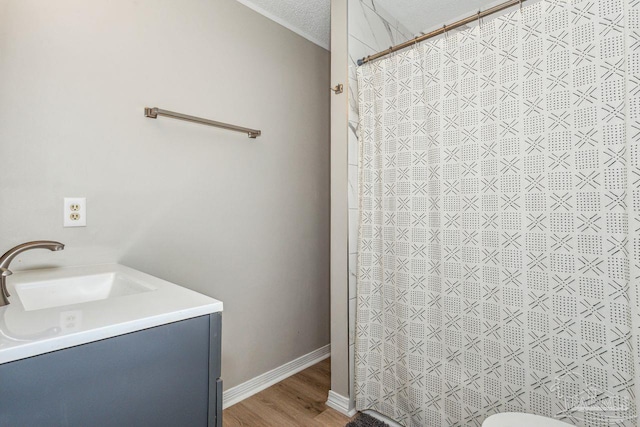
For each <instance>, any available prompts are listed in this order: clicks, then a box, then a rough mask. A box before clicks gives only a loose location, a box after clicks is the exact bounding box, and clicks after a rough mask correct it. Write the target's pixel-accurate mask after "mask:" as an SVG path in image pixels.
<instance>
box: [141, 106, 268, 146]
mask: <svg viewBox="0 0 640 427" xmlns="http://www.w3.org/2000/svg"><path fill="white" fill-rule="evenodd" d="M144 116H145V117H149V118H150V119H157V118H158V116H165V117H171V118H172V119H178V120H185V121H187V122H193V123H200V124H203V125H208V126H215V127H218V128H222V129H227V130H232V131H235V132H243V133H246V134H247V135H248V136H249V138H253V139H255V138H256V137H258V136H260V135H261V134H262V132H260V131H259V130H257V129H249V128H245V127H241V126H236V125H230V124H228V123H222V122H216V121H215V120H209V119H202V118H200V117H194V116H188V115H186V114H181V113H176V112H173V111H169V110H163V109H161V108H157V107H153V108H149V107H146V108H145V109H144Z"/></svg>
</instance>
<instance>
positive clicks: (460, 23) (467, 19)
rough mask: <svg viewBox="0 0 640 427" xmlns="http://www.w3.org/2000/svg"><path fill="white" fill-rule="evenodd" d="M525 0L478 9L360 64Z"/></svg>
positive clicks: (367, 57) (362, 60)
mask: <svg viewBox="0 0 640 427" xmlns="http://www.w3.org/2000/svg"><path fill="white" fill-rule="evenodd" d="M525 1H527V0H509V1H506V2H504V3H500V4H499V5H497V6H494V7H490V8H489V9H487V10H485V11H478V13H476V14H475V15H471V16H468V17H466V18H464V19H461V20H459V21H456V22H454V23H453V24H449V25H443V26H442V28H438V29H437V30H434V31H431V32H430V33H427V34H423V35H421V36H418V37H416V38H414V39H411V40H408V41H406V42H404V43H400V44H399V45H395V46H392V47H390V48H389V49H387V50H383V51H382V52H378V53H375V54H373V55H369V56H366V57H364V58H362V59H358V65H362V64H366V63H367V62H370V61H373V60H375V59H378V58H382V57H383V56H387V55H389V54H390V53H393V52H397V51H399V50H402V49H405V48H407V47H409V46H413V45H414V44H416V43H420V42H421V41H424V40H427V39H430V38H432V37H435V36H439V35H440V34H444V33H446V32H447V31H449V30H453V29H456V28H458V27H462V26H463V25H467V24H469V23H471V22H474V21H476V20H479V19H482V18H484V17H485V16H488V15H491V14H493V13H496V12H500V11H502V10H505V9H508V8H510V7H512V6H516V5H518V4H519V5H522V3H524V2H525Z"/></svg>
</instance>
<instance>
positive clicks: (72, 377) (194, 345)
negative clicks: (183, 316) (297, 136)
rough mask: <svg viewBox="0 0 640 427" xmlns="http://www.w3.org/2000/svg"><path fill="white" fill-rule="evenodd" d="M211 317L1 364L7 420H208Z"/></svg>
mask: <svg viewBox="0 0 640 427" xmlns="http://www.w3.org/2000/svg"><path fill="white" fill-rule="evenodd" d="M209 337H210V317H209V316H202V317H197V318H194V319H188V320H184V321H181V322H176V323H171V324H169V325H164V326H158V327H155V328H150V329H146V330H143V331H138V332H134V333H131V334H127V335H121V336H118V337H115V338H110V339H106V340H103V341H98V342H93V343H89V344H84V345H80V346H77V347H72V348H69V349H65V350H60V351H56V352H52V353H47V354H43V355H40V356H35V357H32V358H29V359H23V360H18V361H15V362H10V363H5V364H2V365H0V426H118V427H120V426H136V427H137V426H141V427H143V426H154V427H157V426H172V427H174V426H194V427H197V426H206V425H207V420H208V416H209V414H208V412H209Z"/></svg>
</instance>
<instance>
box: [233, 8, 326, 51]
mask: <svg viewBox="0 0 640 427" xmlns="http://www.w3.org/2000/svg"><path fill="white" fill-rule="evenodd" d="M238 1H239V2H240V3H242V4H244V5H245V6H247V7H250V8H251V9H253V10H255V11H256V12H258V13H260V14H262V15H264V16H266V17H267V18H269V19H272V20H274V21H275V22H277V23H278V24H280V25H283V26H285V27H287V28H288V29H290V30H291V31H293V32H295V33H298V34H299V35H301V36H302V37H304V38H306V39H308V40H310V41H312V42H313V43H315V44H317V45H318V46H322V47H323V48H325V49H327V50H328V49H329V40H330V37H329V34H330V30H331V7H330V0H238Z"/></svg>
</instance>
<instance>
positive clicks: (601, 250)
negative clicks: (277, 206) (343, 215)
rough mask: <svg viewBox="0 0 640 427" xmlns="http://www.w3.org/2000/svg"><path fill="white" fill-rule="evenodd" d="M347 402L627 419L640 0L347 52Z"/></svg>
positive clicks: (632, 375) (634, 303) (633, 327)
mask: <svg viewBox="0 0 640 427" xmlns="http://www.w3.org/2000/svg"><path fill="white" fill-rule="evenodd" d="M358 86H359V101H360V104H359V105H360V107H359V108H360V130H359V139H360V184H359V192H360V227H359V256H358V285H357V317H356V318H357V320H356V322H357V326H356V346H355V351H356V356H355V357H356V360H355V371H356V372H355V378H356V379H355V381H356V396H357V399H356V400H357V408H358V409H359V410H364V409H374V410H376V411H378V412H380V413H382V414H384V415H386V416H388V417H390V418H393V419H395V420H397V421H398V422H400V423H401V424H402V425H405V426H435V427H440V426H462V425H465V426H466V425H470V426H478V425H480V424H481V423H482V421H483V420H484V419H485V418H486V417H487V416H489V415H491V414H494V413H498V412H528V413H535V414H540V415H544V416H548V417H554V418H557V419H561V420H564V421H566V422H569V423H571V424H574V425H580V426H582V425H584V426H587V425H590V426H599V425H629V426H631V425H634V426H635V425H638V420H637V418H636V406H637V400H636V399H637V398H638V397H639V391H640V389H639V385H640V384H638V373H639V372H640V369H639V365H638V361H639V360H640V355H639V352H638V349H640V340H639V337H640V331H639V330H638V327H639V325H640V321H639V317H638V307H639V299H638V295H637V290H636V288H637V287H638V284H639V283H640V238H639V237H638V231H639V230H640V215H638V212H639V210H640V0H582V1H581V0H571V1H569V0H543V1H539V2H536V3H533V4H531V5H525V6H524V7H523V8H522V9H520V10H516V11H514V12H513V13H508V14H506V15H503V16H501V17H498V18H495V19H492V20H491V21H486V20H485V21H484V22H481V23H479V25H475V26H474V27H473V28H471V29H467V30H465V31H462V32H455V33H454V32H450V33H449V34H446V35H445V36H443V37H442V38H440V39H437V40H435V41H430V42H426V43H423V44H419V45H416V46H415V47H414V48H412V49H409V50H406V51H404V52H401V53H397V54H394V55H392V56H390V57H388V58H386V59H384V60H380V61H376V62H372V63H368V64H365V65H363V66H362V67H360V68H359V69H358Z"/></svg>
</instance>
